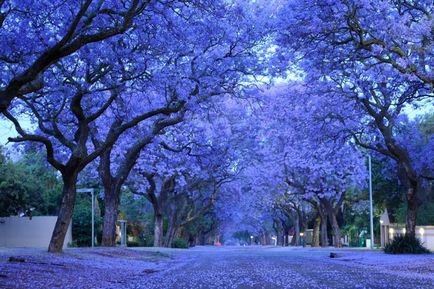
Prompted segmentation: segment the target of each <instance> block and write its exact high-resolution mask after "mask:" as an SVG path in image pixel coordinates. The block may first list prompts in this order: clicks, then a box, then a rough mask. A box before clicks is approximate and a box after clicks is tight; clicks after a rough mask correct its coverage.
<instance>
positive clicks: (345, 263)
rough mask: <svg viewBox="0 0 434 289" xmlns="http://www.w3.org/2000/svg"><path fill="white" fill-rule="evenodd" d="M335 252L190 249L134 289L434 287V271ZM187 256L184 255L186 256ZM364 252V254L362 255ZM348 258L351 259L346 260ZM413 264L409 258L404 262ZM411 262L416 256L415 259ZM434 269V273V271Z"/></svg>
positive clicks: (270, 249) (137, 283)
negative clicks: (359, 260)
mask: <svg viewBox="0 0 434 289" xmlns="http://www.w3.org/2000/svg"><path fill="white" fill-rule="evenodd" d="M330 251H333V249H330V250H306V249H300V250H297V249H294V250H285V248H284V249H278V248H269V247H268V248H263V247H245V248H243V247H239V248H215V249H210V248H202V249H201V248H199V249H197V250H189V252H188V254H186V255H185V256H184V257H186V258H187V259H186V260H184V262H183V263H182V265H179V266H174V267H173V268H171V269H168V270H165V271H164V272H161V273H158V274H155V275H154V276H150V278H149V279H148V280H146V284H143V283H142V282H143V280H141V282H131V283H130V284H129V286H128V287H129V288H195V289H196V288H412V289H414V288H434V278H433V277H434V274H433V273H434V263H432V266H433V267H432V269H433V270H432V271H431V270H430V268H429V269H428V271H426V269H425V272H422V273H420V272H419V273H417V272H414V273H412V272H411V271H410V272H402V271H400V270H399V269H393V268H394V266H393V262H392V265H391V266H388V267H387V268H386V269H385V267H384V266H375V265H372V264H368V265H366V264H364V265H360V264H357V262H353V260H351V259H349V260H348V259H347V260H339V256H340V255H343V256H344V255H345V253H342V254H341V253H340V252H339V251H338V258H337V259H331V258H329V253H330ZM180 254H182V253H180ZM362 254H363V253H362ZM343 259H345V258H343ZM404 260H407V259H404ZM410 260H411V257H410ZM430 271H431V272H430Z"/></svg>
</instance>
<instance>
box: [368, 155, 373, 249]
mask: <svg viewBox="0 0 434 289" xmlns="http://www.w3.org/2000/svg"><path fill="white" fill-rule="evenodd" d="M368 163H369V215H370V216H369V217H370V224H371V250H372V249H374V215H373V211H374V209H373V202H372V165H371V155H370V154H368Z"/></svg>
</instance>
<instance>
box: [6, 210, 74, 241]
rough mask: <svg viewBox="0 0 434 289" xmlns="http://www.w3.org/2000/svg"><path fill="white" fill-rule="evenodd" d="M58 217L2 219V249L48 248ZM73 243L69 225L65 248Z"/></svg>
mask: <svg viewBox="0 0 434 289" xmlns="http://www.w3.org/2000/svg"><path fill="white" fill-rule="evenodd" d="M56 220H57V216H37V217H32V219H31V220H30V219H29V218H28V217H23V218H20V217H8V218H0V247H36V248H48V245H49V243H50V239H51V234H52V233H53V229H54V225H55V224H56ZM69 242H72V234H71V224H69V227H68V231H67V233H66V237H65V242H64V244H63V247H66V246H67V244H68V243H69Z"/></svg>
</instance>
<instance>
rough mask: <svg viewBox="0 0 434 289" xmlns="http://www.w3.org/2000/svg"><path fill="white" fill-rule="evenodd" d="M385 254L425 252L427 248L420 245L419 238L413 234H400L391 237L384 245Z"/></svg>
mask: <svg viewBox="0 0 434 289" xmlns="http://www.w3.org/2000/svg"><path fill="white" fill-rule="evenodd" d="M384 253H386V254H427V253H430V251H429V250H428V249H426V248H425V247H424V246H422V243H421V242H420V240H419V239H418V238H416V237H414V236H410V235H401V236H396V237H395V238H393V241H392V242H391V243H389V244H387V245H386V246H385V247H384Z"/></svg>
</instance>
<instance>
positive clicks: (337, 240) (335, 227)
mask: <svg viewBox="0 0 434 289" xmlns="http://www.w3.org/2000/svg"><path fill="white" fill-rule="evenodd" d="M328 215H329V219H330V224H331V226H332V231H333V245H334V246H335V247H336V248H340V247H342V243H341V229H340V228H339V224H338V221H337V219H336V213H335V211H334V210H333V209H330V210H329V213H328Z"/></svg>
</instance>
